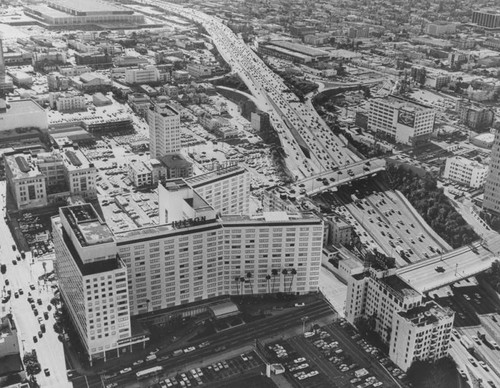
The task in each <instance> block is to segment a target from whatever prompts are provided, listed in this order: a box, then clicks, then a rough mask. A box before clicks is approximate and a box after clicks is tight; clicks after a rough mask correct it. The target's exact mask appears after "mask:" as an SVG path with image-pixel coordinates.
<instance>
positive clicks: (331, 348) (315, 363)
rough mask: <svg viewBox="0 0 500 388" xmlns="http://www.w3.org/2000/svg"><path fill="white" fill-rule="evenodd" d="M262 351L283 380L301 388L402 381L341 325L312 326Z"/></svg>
mask: <svg viewBox="0 0 500 388" xmlns="http://www.w3.org/2000/svg"><path fill="white" fill-rule="evenodd" d="M266 350H267V353H268V355H270V357H271V361H272V362H277V363H281V364H282V365H283V366H284V367H285V370H286V372H285V375H286V377H287V378H288V379H289V380H291V381H293V383H294V385H295V386H300V387H304V388H312V387H339V388H343V387H350V386H353V387H359V386H361V387H367V386H369V385H370V386H375V387H377V386H384V387H397V386H398V384H396V382H395V381H394V378H397V379H398V380H399V381H400V382H401V383H404V382H405V378H406V376H405V375H404V374H403V373H402V372H401V370H399V369H398V368H396V366H395V365H393V364H392V362H390V361H389V360H388V359H387V358H386V357H384V355H383V354H382V352H381V351H380V350H379V349H377V348H376V347H374V346H372V345H369V344H368V343H366V341H364V340H362V339H361V337H360V336H359V334H357V333H356V332H355V331H354V329H352V328H350V326H349V325H347V324H345V322H344V323H341V324H340V325H337V324H332V325H328V326H325V327H322V328H320V327H317V326H315V327H314V330H311V331H308V332H305V333H304V335H299V336H295V337H293V338H290V339H288V340H283V341H279V342H275V343H271V344H268V345H267V346H266ZM381 363H383V364H384V365H385V367H383V366H382V365H381ZM388 370H391V371H392V373H393V376H394V378H393V377H391V376H390V375H389V373H388Z"/></svg>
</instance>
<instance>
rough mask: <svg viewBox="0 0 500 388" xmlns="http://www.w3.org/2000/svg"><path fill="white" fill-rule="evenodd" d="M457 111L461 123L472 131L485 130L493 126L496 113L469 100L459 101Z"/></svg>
mask: <svg viewBox="0 0 500 388" xmlns="http://www.w3.org/2000/svg"><path fill="white" fill-rule="evenodd" d="M456 110H457V112H458V115H459V117H460V122H461V123H462V124H465V125H467V126H468V127H469V128H471V129H475V130H485V129H488V128H489V127H491V126H492V125H493V121H494V120H495V111H494V109H492V108H491V107H487V106H484V105H481V104H478V103H472V102H471V101H469V100H458V101H457V104H456Z"/></svg>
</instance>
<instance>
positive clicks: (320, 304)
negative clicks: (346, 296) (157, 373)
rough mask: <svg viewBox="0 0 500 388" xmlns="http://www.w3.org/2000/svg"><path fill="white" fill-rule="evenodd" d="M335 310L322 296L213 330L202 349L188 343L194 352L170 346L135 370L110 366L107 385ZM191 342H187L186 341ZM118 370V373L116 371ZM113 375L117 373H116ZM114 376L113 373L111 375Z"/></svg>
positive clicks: (176, 365) (174, 366) (172, 367)
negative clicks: (274, 313)
mask: <svg viewBox="0 0 500 388" xmlns="http://www.w3.org/2000/svg"><path fill="white" fill-rule="evenodd" d="M332 313H333V310H332V309H331V308H330V306H329V305H328V304H327V303H325V302H324V301H323V300H318V301H315V302H312V303H310V304H308V305H306V306H304V307H301V308H291V309H290V311H287V312H285V313H283V314H280V315H278V316H274V317H271V318H267V319H264V320H258V321H254V322H251V323H247V324H246V325H245V329H244V331H242V330H241V327H236V328H234V329H229V330H226V331H224V332H222V333H217V334H213V335H211V336H208V337H205V338H203V339H202V340H201V341H200V343H201V342H204V341H210V345H209V346H207V347H204V348H201V349H199V347H198V346H196V345H199V344H196V343H193V344H189V346H196V347H197V350H196V351H194V352H192V353H185V354H182V355H180V356H177V357H172V351H171V350H166V349H165V350H160V351H159V352H158V353H157V356H158V358H159V359H161V358H162V357H165V359H163V360H158V361H157V362H148V363H143V364H141V365H139V366H131V368H132V371H130V372H128V373H124V374H118V372H119V369H120V368H116V369H115V370H107V371H106V372H105V373H106V375H107V376H110V377H109V378H106V379H105V382H106V385H109V384H111V383H117V384H118V386H119V387H125V386H127V384H130V383H135V373H136V372H138V371H139V370H143V369H146V368H150V367H153V366H156V365H161V366H163V368H164V370H165V371H168V370H170V371H172V370H177V369H179V368H180V367H181V366H184V365H186V364H188V363H191V362H193V361H195V360H196V359H202V358H204V357H207V356H209V355H213V354H214V353H216V352H217V351H216V349H217V348H219V347H221V346H224V347H225V348H237V347H241V346H244V345H246V344H247V343H251V342H252V341H254V340H255V339H257V338H266V337H269V336H270V335H273V334H276V333H278V332H283V331H285V330H287V329H290V328H293V327H296V326H300V325H302V321H301V320H300V318H301V317H302V316H307V317H309V318H310V319H311V320H318V319H320V318H322V317H325V316H328V315H329V314H332ZM186 346H188V345H186ZM115 374H116V375H115ZM113 375H114V376H113ZM111 376H113V377H111Z"/></svg>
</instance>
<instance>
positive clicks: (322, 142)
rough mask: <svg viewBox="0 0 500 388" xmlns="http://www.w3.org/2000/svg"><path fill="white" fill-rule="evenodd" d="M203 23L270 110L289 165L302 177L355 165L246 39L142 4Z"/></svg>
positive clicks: (204, 18)
mask: <svg viewBox="0 0 500 388" xmlns="http://www.w3.org/2000/svg"><path fill="white" fill-rule="evenodd" d="M143 2H144V3H146V4H150V5H154V6H156V7H158V8H160V9H163V10H165V11H167V12H173V13H176V14H178V15H180V16H183V17H186V18H188V19H191V20H193V21H195V22H198V23H201V24H202V25H203V27H204V28H205V30H206V31H207V32H208V33H209V34H210V36H211V38H212V40H213V43H214V44H215V46H216V47H217V49H218V50H219V53H220V54H221V55H222V57H223V58H224V59H225V60H226V62H227V63H229V65H230V66H231V68H232V70H233V71H234V72H236V73H237V74H238V75H239V76H240V77H241V78H242V80H243V82H245V84H246V85H247V87H248V88H249V89H250V91H251V93H252V94H253V95H254V97H255V98H256V99H257V101H258V102H259V108H260V109H262V110H264V111H266V112H268V113H269V115H270V120H271V123H272V124H273V127H274V128H275V129H276V131H277V132H278V135H279V137H280V141H281V143H282V145H283V148H284V150H285V153H286V164H287V167H288V169H289V170H290V171H291V173H292V174H294V175H295V176H297V177H299V178H302V177H307V176H310V175H314V174H316V173H320V172H322V171H327V170H330V169H333V168H335V167H340V166H345V165H346V164H349V163H352V162H356V161H358V160H359V158H358V157H357V156H356V155H355V154H354V153H353V152H351V151H350V150H349V149H347V148H344V147H345V143H344V142H343V141H342V140H341V139H340V138H338V137H337V136H336V135H334V134H333V133H332V132H331V130H330V129H329V128H328V126H327V125H326V124H325V123H324V121H323V120H322V119H321V117H320V116H319V115H318V114H317V112H316V111H315V110H314V108H312V107H311V106H310V105H308V104H304V103H301V102H300V101H298V98H297V96H296V95H295V94H293V93H292V92H291V91H290V90H289V89H288V88H287V86H286V85H285V83H284V81H283V80H282V79H281V78H280V77H279V76H278V75H276V74H275V73H274V72H273V71H272V70H271V69H269V68H268V67H267V66H266V65H265V64H264V62H263V61H262V60H261V59H260V58H259V56H258V55H257V54H256V53H255V52H254V51H252V50H251V49H250V47H248V46H247V45H246V44H245V43H244V42H243V40H242V39H240V38H239V37H237V36H236V35H235V34H233V32H232V31H231V30H230V29H229V28H228V27H227V26H226V25H224V24H223V23H222V21H221V20H220V19H219V18H217V17H214V16H209V15H207V14H204V13H202V12H199V11H196V10H192V9H187V8H184V7H182V6H179V5H177V4H171V3H167V2H161V1H148V0H144V1H143Z"/></svg>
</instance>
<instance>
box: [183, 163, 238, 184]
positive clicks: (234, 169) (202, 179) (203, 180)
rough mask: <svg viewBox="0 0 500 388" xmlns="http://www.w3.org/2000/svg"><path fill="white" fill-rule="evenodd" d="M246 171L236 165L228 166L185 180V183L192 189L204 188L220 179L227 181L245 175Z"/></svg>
mask: <svg viewBox="0 0 500 388" xmlns="http://www.w3.org/2000/svg"><path fill="white" fill-rule="evenodd" d="M246 171H247V170H246V169H244V168H243V167H240V166H238V165H237V164H233V165H229V166H226V167H223V168H220V169H218V170H215V171H211V172H208V173H206V174H201V175H196V176H192V177H189V178H186V179H185V181H186V182H187V183H188V184H189V185H191V186H192V187H193V188H197V187H200V186H204V185H206V184H209V183H212V182H216V181H219V180H222V179H227V178H230V177H232V176H236V175H240V174H243V173H245V172H246Z"/></svg>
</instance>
